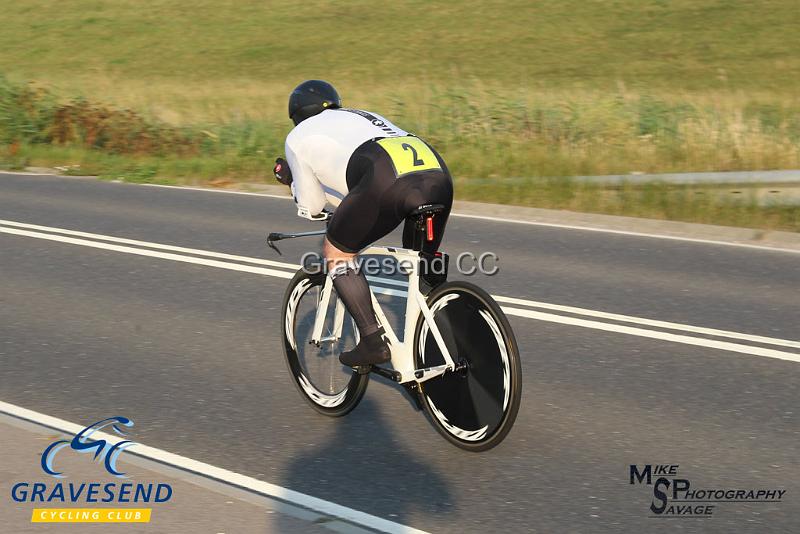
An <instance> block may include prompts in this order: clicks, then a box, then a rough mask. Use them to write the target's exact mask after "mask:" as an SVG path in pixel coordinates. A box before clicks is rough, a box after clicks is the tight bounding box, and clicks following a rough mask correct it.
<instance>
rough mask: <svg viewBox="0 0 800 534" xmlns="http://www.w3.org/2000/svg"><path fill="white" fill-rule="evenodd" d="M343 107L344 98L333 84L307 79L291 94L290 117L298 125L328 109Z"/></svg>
mask: <svg viewBox="0 0 800 534" xmlns="http://www.w3.org/2000/svg"><path fill="white" fill-rule="evenodd" d="M340 107H342V99H341V98H339V93H337V92H336V89H334V88H333V86H332V85H331V84H329V83H328V82H325V81H322V80H306V81H304V82H303V83H301V84H300V85H298V86H297V87H296V88H295V90H294V91H292V94H291V96H289V118H290V119H292V122H294V125H295V126H297V125H298V124H300V123H301V122H303V121H304V120H306V119H307V118H309V117H313V116H314V115H316V114H317V113H322V112H323V111H325V110H326V109H332V108H340Z"/></svg>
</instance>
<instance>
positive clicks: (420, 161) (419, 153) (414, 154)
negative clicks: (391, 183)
mask: <svg viewBox="0 0 800 534" xmlns="http://www.w3.org/2000/svg"><path fill="white" fill-rule="evenodd" d="M378 144H379V145H381V146H382V147H383V149H384V150H385V151H386V152H387V153H388V154H389V157H390V158H392V163H393V164H394V170H395V171H396V172H397V176H403V175H404V174H408V173H411V172H419V171H429V170H433V169H440V170H441V168H442V167H441V165H439V160H438V159H436V155H434V153H433V150H431V147H429V146H428V145H426V144H425V143H424V142H423V141H422V140H421V139H418V138H416V137H414V136H411V135H407V136H403V137H386V138H384V139H379V140H378Z"/></svg>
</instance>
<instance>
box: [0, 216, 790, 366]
mask: <svg viewBox="0 0 800 534" xmlns="http://www.w3.org/2000/svg"><path fill="white" fill-rule="evenodd" d="M0 232H2V233H7V234H12V235H22V236H27V237H35V238H38V239H46V240H50V241H57V242H62V243H68V244H73V245H82V246H88V247H93V248H99V249H105V250H112V251H115V252H124V253H128V254H137V255H141V256H149V257H154V258H161V259H167V260H172V261H179V262H185V263H194V264H198V265H205V266H209V267H216V268H219V269H228V270H233V271H242V272H249V273H254V274H262V275H267V276H276V277H278V278H292V276H293V274H292V273H291V272H285V271H276V270H274V269H266V268H263V267H253V266H250V265H241V264H237V263H229V262H222V261H216V260H206V259H203V258H195V257H193V256H180V255H178V254H170V253H164V252H157V251H153V250H144V249H137V248H133V247H125V246H120V245H112V244H108V243H100V242H95V241H88V240H85V239H76V238H71V237H65V236H60V235H54V234H45V233H41V232H32V231H28V230H20V229H16V228H7V227H2V226H0ZM373 291H374V292H375V293H378V294H382V295H391V296H407V292H406V291H402V290H397V289H390V288H385V287H376V288H374V289H373ZM495 298H496V297H495ZM500 298H501V299H510V297H500ZM525 302H526V303H527V302H528V301H525ZM543 304H546V303H543ZM552 306H558V305H555V304H554V305H552ZM567 308H568V307H567ZM503 309H504V310H506V311H507V313H508V314H509V315H517V316H520V317H527V318H530V319H539V320H542V321H550V322H558V323H562V324H571V325H575V326H583V327H587V328H594V329H597V330H605V331H609V332H617V333H621V334H629V335H635V336H640V337H650V338H653V339H661V340H665V341H673V342H676V343H684V344H688V345H698V346H704V347H709V348H715V349H720V350H730V351H733V352H740V353H744V354H752V355H754V356H766V357H769V358H777V359H782V360H789V361H797V362H800V355H798V354H794V353H790V352H783V351H777V350H772V349H764V348H761V347H754V346H750V345H741V344H737V343H729V342H725V341H716V340H710V339H703V338H693V337H690V336H682V335H677V334H670V333H666V332H660V331H655V330H646V329H643V328H633V327H628V326H622V325H616V324H609V323H603V322H600V321H589V320H585V319H577V318H573V317H565V316H561V315H555V314H550V313H543V312H537V311H532V310H521V309H518V308H510V307H504V308H503ZM578 309H580V308H578ZM597 313H598V314H602V313H603V312H597ZM609 315H614V314H609ZM623 317H624V316H623ZM643 321H647V320H645V319H643ZM668 324H669V323H668ZM698 328H699V327H698ZM742 335H746V334H742ZM781 341H786V342H789V341H788V340H781Z"/></svg>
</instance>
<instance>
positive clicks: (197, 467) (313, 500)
mask: <svg viewBox="0 0 800 534" xmlns="http://www.w3.org/2000/svg"><path fill="white" fill-rule="evenodd" d="M0 412H2V413H5V414H7V415H10V416H12V417H16V418H18V419H23V420H25V421H29V422H32V423H36V424H38V425H43V426H46V427H49V428H52V429H56V430H58V431H60V432H64V433H66V434H69V435H74V434H77V433H78V432H80V431H81V430H83V428H84V427H83V426H82V425H77V424H75V423H71V422H69V421H65V420H63V419H58V418H56V417H52V416H49V415H46V414H43V413H39V412H35V411H33V410H28V409H27V408H22V407H21V406H16V405H14V404H9V403H7V402H3V401H0ZM92 438H93V439H95V440H99V439H105V440H107V441H108V442H109V443H110V444H116V443H117V442H119V441H122V440H123V439H126V437H120V436H116V435H114V434H107V433H105V432H102V431H99V432H95V433H94V434H93V435H92ZM125 454H133V455H136V456H139V457H142V458H147V459H149V460H155V461H157V462H161V463H163V464H166V465H169V466H172V467H176V468H178V469H182V470H184V471H189V472H191V473H196V474H199V475H202V476H204V477H208V478H211V479H214V480H217V481H220V482H224V483H227V484H231V485H233V486H237V487H239V488H245V489H247V490H250V491H252V492H255V493H259V494H261V495H265V496H267V497H272V498H274V499H279V500H282V501H285V502H289V503H293V504H296V505H299V506H302V507H304V508H308V509H310V510H314V511H316V512H320V513H322V514H325V515H328V516H332V517H337V518H340V519H344V520H345V521H349V522H350V523H355V524H357V525H361V526H365V527H368V528H371V529H374V530H379V531H381V532H390V533H397V534H425V531H423V530H418V529H416V528H413V527H409V526H406V525H401V524H400V523H395V522H394V521H389V520H386V519H382V518H380V517H377V516H374V515H371V514H367V513H364V512H360V511H358V510H354V509H352V508H348V507H346V506H342V505H340V504H336V503H333V502H330V501H326V500H323V499H319V498H317V497H312V496H311V495H306V494H305V493H300V492H298V491H294V490H291V489H289V488H284V487H283V486H278V485H276V484H271V483H269V482H265V481H263V480H258V479H256V478H253V477H249V476H247V475H242V474H239V473H236V472H234V471H229V470H227V469H222V468H220V467H215V466H213V465H210V464H207V463H203V462H199V461H197V460H192V459H191V458H187V457H185V456H180V455H178V454H174V453H171V452H167V451H165V450H162V449H157V448H155V447H150V446H148V445H143V444H141V443H137V444H136V445H134V446H132V447H131V448H129V449H126V450H125Z"/></svg>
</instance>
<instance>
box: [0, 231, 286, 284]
mask: <svg viewBox="0 0 800 534" xmlns="http://www.w3.org/2000/svg"><path fill="white" fill-rule="evenodd" d="M0 232H2V233H5V234H12V235H21V236H26V237H35V238H37V239H46V240H48V241H58V242H61V243H69V244H71V245H82V246H84V247H92V248H99V249H103V250H112V251H114V252H125V253H126V254H136V255H139V256H149V257H151V258H161V259H165V260H172V261H179V262H183V263H194V264H197V265H205V266H207V267H216V268H218V269H229V270H232V271H242V272H247V273H254V274H265V275H268V276H277V277H278V278H292V277H293V276H294V274H293V273H291V272H286V271H276V270H275V269H267V268H264V267H254V266H252V265H242V264H239V263H230V262H224V261H217V260H207V259H205V258H195V257H193V256H181V255H179V254H171V253H167V252H158V251H155V250H145V249H141V248H133V247H124V246H121V245H112V244H109V243H99V242H97V241H89V240H86V239H77V238H74V237H65V236H60V235H54V234H43V233H41V232H31V231H28V230H19V229H16V228H7V227H2V226H0Z"/></svg>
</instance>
